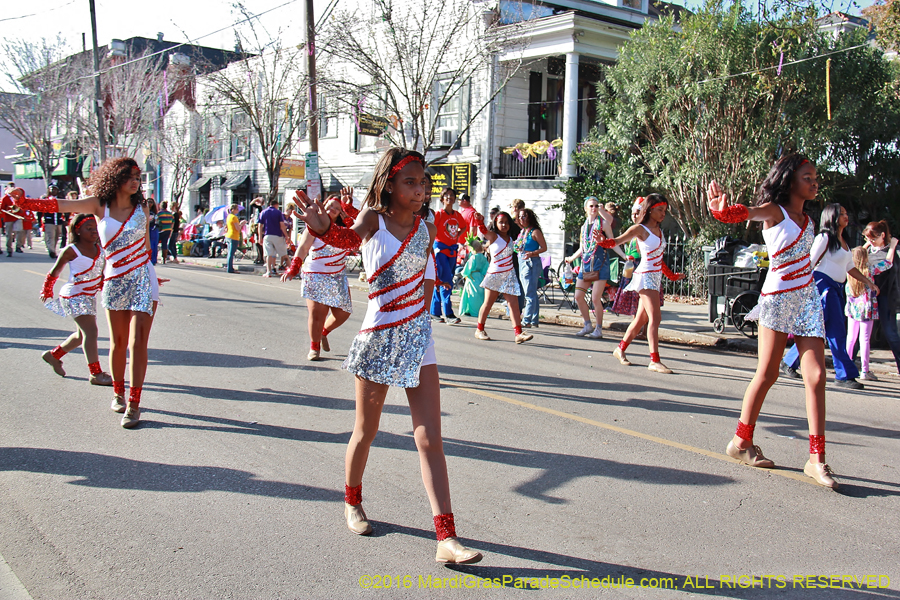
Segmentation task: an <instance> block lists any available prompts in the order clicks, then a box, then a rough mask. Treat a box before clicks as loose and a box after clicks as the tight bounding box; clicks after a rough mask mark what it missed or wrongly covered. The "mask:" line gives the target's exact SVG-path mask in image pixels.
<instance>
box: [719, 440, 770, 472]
mask: <svg viewBox="0 0 900 600" xmlns="http://www.w3.org/2000/svg"><path fill="white" fill-rule="evenodd" d="M725 454H727V455H728V456H730V457H731V458H734V459H736V460H739V461H741V462H742V463H744V464H746V465H750V466H751V467H759V468H761V469H773V468H775V463H774V462H773V461H771V460H769V459H768V458H766V457H765V456H763V453H762V450H760V449H759V446H750V447H749V448H747V449H746V450H741V449H740V448H738V447H737V446H735V445H734V442H733V441H732V442H728V447H727V448H725Z"/></svg>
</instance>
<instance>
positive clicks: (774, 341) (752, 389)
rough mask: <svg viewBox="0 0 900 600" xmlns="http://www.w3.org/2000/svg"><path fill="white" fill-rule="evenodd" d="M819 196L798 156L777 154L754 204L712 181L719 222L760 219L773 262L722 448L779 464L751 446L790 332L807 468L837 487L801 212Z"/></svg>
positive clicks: (821, 331)
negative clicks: (737, 411)
mask: <svg viewBox="0 0 900 600" xmlns="http://www.w3.org/2000/svg"><path fill="white" fill-rule="evenodd" d="M818 193H819V180H818V178H817V176H816V168H815V166H814V165H813V164H812V163H811V162H810V161H809V159H807V158H806V157H804V156H802V155H800V154H788V155H785V156H782V157H781V158H780V159H778V161H777V162H776V163H775V165H774V166H773V167H772V169H771V170H770V171H769V174H768V175H767V176H766V179H765V181H763V183H762V185H761V186H760V189H759V192H758V194H757V205H756V206H755V207H752V208H748V207H746V206H743V205H741V204H735V205H731V206H729V205H728V199H727V196H726V195H725V193H724V192H723V191H722V189H721V188H720V187H719V185H718V184H717V183H716V182H715V181H713V182H712V183H710V185H709V190H708V192H707V194H708V196H709V208H710V210H711V211H712V214H713V216H714V217H715V218H716V219H718V220H720V221H723V222H725V223H740V222H742V221H746V220H750V221H762V222H763V239H764V240H765V242H766V247H767V248H768V250H769V260H770V263H769V272H768V274H767V275H766V280H765V282H764V283H763V288H762V295H761V296H760V300H759V304H758V305H757V306H758V308H759V311H758V313H759V362H758V364H757V367H756V374H755V375H754V376H753V380H752V381H751V382H750V385H749V386H748V387H747V391H746V392H745V393H744V401H743V403H742V404H741V417H740V420H739V421H738V425H737V431H736V433H735V435H734V437H733V438H732V440H731V441H730V442H729V443H728V447H727V448H726V449H725V453H726V454H728V456H730V457H732V458H734V459H736V460H739V461H740V462H743V463H746V464H749V465H751V466H754V467H762V468H768V469H771V468H772V467H774V466H775V463H774V462H772V461H771V460H769V459H768V458H766V457H765V456H763V453H762V450H760V448H759V446H758V445H755V444H754V443H753V433H754V429H755V428H756V421H757V419H758V418H759V413H760V411H761V410H762V405H763V402H765V399H766V394H767V393H768V391H769V388H771V387H772V385H773V384H774V383H775V381H776V380H777V379H778V373H779V364H780V362H781V357H782V355H783V354H784V348H785V345H786V344H787V339H788V335H791V334H793V336H794V343H796V344H797V349H798V350H799V351H800V366H801V371H802V373H803V383H804V386H805V388H806V418H807V422H808V423H809V460H808V461H807V462H806V465H805V467H804V468H803V472H804V473H806V474H807V475H809V476H810V477H812V478H813V479H814V480H815V481H816V482H817V483H819V484H820V485H824V486H827V487H830V488H836V487H837V486H838V484H837V482H836V481H835V480H834V477H833V476H832V475H833V473H832V471H831V468H830V467H829V466H828V465H827V464H826V463H825V339H824V338H825V323H824V320H823V318H822V303H821V302H820V300H819V296H818V294H817V293H816V288H815V286H814V285H813V277H812V266H811V265H810V261H809V251H810V247H811V246H812V242H813V237H814V235H813V224H812V222H811V219H810V218H809V215H807V214H806V213H805V212H804V211H803V205H804V203H806V202H808V201H812V200H815V198H816V195H818ZM754 310H755V309H754ZM751 314H752V312H751ZM748 316H750V315H748Z"/></svg>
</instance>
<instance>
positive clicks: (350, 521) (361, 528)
mask: <svg viewBox="0 0 900 600" xmlns="http://www.w3.org/2000/svg"><path fill="white" fill-rule="evenodd" d="M344 517H346V519H347V528H348V529H349V530H350V531H352V532H353V533H355V534H356V535H369V534H370V533H372V525H371V524H370V523H369V519H368V517H366V511H364V510H363V507H362V504H347V503H346V502H344Z"/></svg>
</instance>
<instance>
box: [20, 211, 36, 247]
mask: <svg viewBox="0 0 900 600" xmlns="http://www.w3.org/2000/svg"><path fill="white" fill-rule="evenodd" d="M34 223H35V216H34V213H33V212H31V211H30V210H26V211H25V217H24V218H23V219H22V231H23V232H24V233H25V244H28V249H29V250H34V247H33V246H32V237H33V235H34Z"/></svg>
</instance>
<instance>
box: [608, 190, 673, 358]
mask: <svg viewBox="0 0 900 600" xmlns="http://www.w3.org/2000/svg"><path fill="white" fill-rule="evenodd" d="M668 208H669V201H668V200H666V198H665V197H664V196H662V195H661V194H650V195H649V196H647V197H646V198H644V199H643V202H641V209H640V212H639V213H638V217H637V221H636V223H635V224H634V225H632V226H631V227H629V228H628V229H627V230H626V231H625V233H623V234H622V235H620V236H619V237H617V238H612V239H610V238H605V237H603V233H602V231H601V230H597V231H595V232H594V239H595V240H596V241H597V244H598V245H599V246H600V247H602V248H607V249H610V248H614V247H615V246H618V245H619V244H624V243H626V242H629V241H631V240H632V239H637V244H638V250H640V252H641V264H640V265H638V267H637V268H635V270H634V275H633V277H632V279H631V282H630V283H629V284H628V286H627V287H626V288H625V290H626V291H633V292H637V293H638V296H639V297H640V300H639V302H638V311H637V313H636V314H635V315H634V319H632V321H631V324H630V325H629V326H628V329H627V330H626V331H625V337H623V338H622V341H621V342H619V346H618V347H617V348H616V349H615V350H614V351H613V356H615V357H616V358H617V359H619V362H620V363H622V364H623V365H626V366H629V365H631V361H629V360H628V358H626V357H625V350H627V349H628V345H629V344H631V342H632V341H633V340H634V338H636V337H637V335H638V334H639V333H640V331H641V329H642V328H643V327H644V325H646V326H647V344H648V345H649V346H650V364H649V365H647V368H648V369H649V370H651V371H655V372H656V373H665V374H671V373H672V370H671V369H669V368H668V367H667V366H665V365H664V364H662V362H660V360H659V323H660V321H661V320H662V318H661V315H660V310H659V296H660V294H662V276H663V275H665V276H666V277H668V278H669V279H671V280H672V281H677V280H679V279H683V278H684V274H683V273H678V274H676V273H673V272H672V271H671V270H670V269H669V267H668V266H666V263H665V261H663V254H664V253H665V250H666V241H665V239H663V234H662V229H661V228H660V223H662V222H663V219H665V218H666V211H667V210H668Z"/></svg>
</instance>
